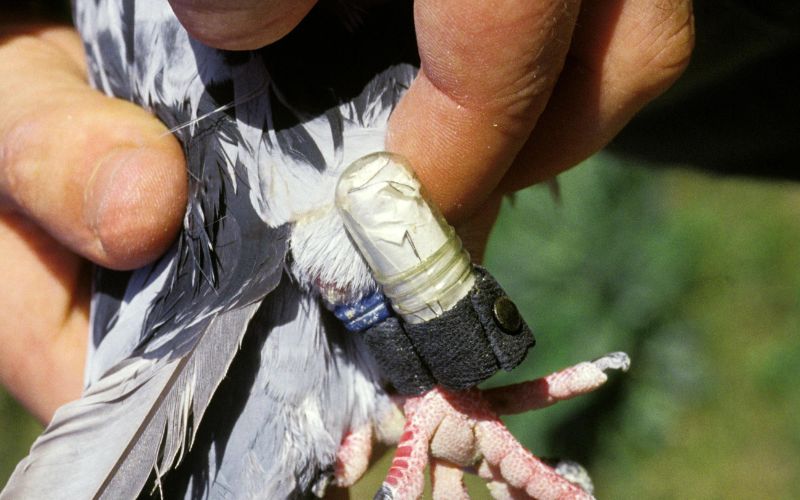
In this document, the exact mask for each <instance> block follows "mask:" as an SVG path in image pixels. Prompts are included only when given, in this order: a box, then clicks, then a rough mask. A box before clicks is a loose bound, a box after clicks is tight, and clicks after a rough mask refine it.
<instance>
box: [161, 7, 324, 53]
mask: <svg viewBox="0 0 800 500" xmlns="http://www.w3.org/2000/svg"><path fill="white" fill-rule="evenodd" d="M169 3H170V5H171V6H172V10H173V11H174V12H175V15H176V16H177V17H178V19H179V20H180V21H181V24H183V26H184V27H185V28H186V30H187V31H188V32H189V33H190V34H191V35H192V36H193V37H195V38H197V39H198V40H200V41H201V42H203V43H205V44H207V45H210V46H212V47H217V48H220V49H228V50H245V49H257V48H260V47H263V46H265V45H268V44H270V43H272V42H274V41H276V40H278V39H280V38H281V37H283V36H284V35H286V34H287V33H289V32H290V31H291V30H292V29H293V28H294V27H295V26H297V24H298V23H299V22H300V21H301V20H302V19H303V17H305V15H306V14H308V11H310V10H311V8H312V7H313V6H314V4H316V0H234V1H229V2H223V3H221V2H219V1H218V0H169Z"/></svg>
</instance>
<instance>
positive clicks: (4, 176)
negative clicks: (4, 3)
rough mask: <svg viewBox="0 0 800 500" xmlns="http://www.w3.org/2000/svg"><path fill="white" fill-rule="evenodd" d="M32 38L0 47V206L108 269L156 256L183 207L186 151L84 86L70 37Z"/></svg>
mask: <svg viewBox="0 0 800 500" xmlns="http://www.w3.org/2000/svg"><path fill="white" fill-rule="evenodd" d="M28 33H29V34H27V35H23V34H21V33H19V32H17V33H8V32H6V33H5V36H4V38H3V40H2V41H0V75H2V78H0V144H2V153H1V154H0V208H2V207H4V208H5V209H7V210H8V209H10V210H15V211H19V212H21V213H24V214H25V215H27V216H28V217H30V218H31V219H32V220H34V221H35V222H36V223H38V224H39V225H41V226H42V227H43V228H44V229H45V230H46V231H47V232H49V233H50V234H51V235H53V236H54V237H55V238H56V239H57V240H59V241H60V242H61V243H63V244H64V245H66V246H67V247H68V248H70V249H71V250H73V251H75V252H77V253H79V254H80V255H83V256H84V257H86V258H88V259H90V260H93V261H94V262H97V263H99V264H102V265H104V266H107V267H111V268H117V269H122V268H134V267H138V266H141V265H142V264H144V263H146V262H149V261H151V260H153V259H155V258H156V257H158V256H159V255H160V254H161V253H163V252H164V251H165V250H166V249H167V248H168V247H169V245H170V244H171V242H172V241H173V239H174V237H175V235H176V233H177V230H178V228H179V226H180V223H181V219H182V216H183V212H184V207H185V204H186V186H187V184H186V171H185V163H184V160H183V154H182V151H181V148H180V145H179V144H178V142H177V141H176V140H175V139H174V138H173V137H171V136H170V135H169V134H167V133H166V129H165V127H164V126H163V125H162V124H161V123H160V122H159V121H158V120H156V119H155V118H154V117H153V116H151V115H149V114H147V113H146V112H144V111H142V110H140V109H138V108H137V107H136V106H134V105H133V104H130V103H126V102H123V101H120V100H116V99H110V98H108V97H105V96H103V95H101V94H99V93H98V92H95V91H94V90H92V89H90V88H89V87H88V85H87V84H86V81H85V78H84V73H85V70H84V66H83V63H82V60H81V59H76V58H77V57H79V54H80V41H79V40H78V38H77V36H76V35H75V34H74V33H73V32H72V31H69V30H66V29H65V28H41V29H30V30H29V31H28ZM0 35H2V33H0Z"/></svg>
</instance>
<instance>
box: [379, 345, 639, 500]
mask: <svg viewBox="0 0 800 500" xmlns="http://www.w3.org/2000/svg"><path fill="white" fill-rule="evenodd" d="M628 366H629V360H628V357H627V355H625V354H623V353H613V354H609V355H607V356H604V357H602V358H600V359H598V360H595V361H592V362H584V363H579V364H577V365H574V366H571V367H569V368H566V369H564V370H560V371H558V372H556V373H553V374H551V375H548V376H546V377H543V378H540V379H537V380H534V381H531V382H525V383H522V384H515V385H512V386H507V387H503V388H498V389H490V390H487V391H480V390H478V389H470V390H467V391H461V392H451V391H447V390H445V389H442V388H440V387H436V388H434V389H432V390H430V391H428V392H427V393H425V394H424V395H422V396H419V397H412V398H409V399H408V400H407V401H406V404H405V412H406V419H407V420H406V426H405V432H404V434H403V436H402V438H401V440H400V443H399V445H398V448H397V452H396V454H395V458H394V461H393V462H392V467H391V468H390V469H389V473H388V474H387V476H386V480H385V481H384V483H383V486H382V487H381V490H380V491H379V493H378V495H377V496H376V498H392V499H406V498H408V499H412V498H418V497H419V496H420V495H421V494H422V487H423V471H424V468H425V465H426V464H427V463H428V461H429V459H430V460H431V461H432V463H435V464H436V465H435V468H440V467H444V468H440V470H439V471H438V475H439V485H440V486H439V487H438V488H439V493H438V494H439V495H444V493H443V492H444V491H446V490H445V486H446V487H447V493H448V495H450V497H451V498H452V495H456V496H458V495H461V494H462V493H461V491H462V487H461V486H460V484H461V482H460V477H459V476H458V474H456V473H455V471H454V470H453V469H456V468H458V467H465V466H472V465H475V464H476V463H478V462H479V460H480V459H481V458H482V460H480V465H479V468H478V469H479V473H480V474H481V476H482V477H485V478H486V479H488V480H489V488H490V492H491V493H492V495H493V496H495V497H497V498H516V497H518V496H519V495H521V494H522V493H523V492H524V493H525V494H527V495H529V496H531V497H534V498H538V499H541V500H548V499H581V498H587V499H588V498H592V496H591V495H590V494H589V493H587V492H586V491H584V490H583V489H581V488H580V487H579V486H577V485H575V484H572V483H570V482H569V481H567V480H566V479H564V478H563V477H562V476H561V475H559V474H558V473H557V472H556V471H555V470H554V469H553V468H551V467H549V466H548V465H546V464H545V463H543V462H542V461H541V460H539V459H538V458H536V457H535V456H533V455H532V454H531V453H530V452H529V451H528V450H526V449H525V448H524V447H523V446H522V445H521V444H520V443H519V442H518V441H517V440H516V439H515V438H514V437H513V436H512V435H511V433H510V432H509V431H508V429H507V428H506V427H505V425H504V424H503V423H502V422H501V421H500V419H499V418H498V416H497V415H498V414H503V413H519V412H523V411H528V410H535V409H539V408H543V407H546V406H550V405H552V404H554V403H555V402H558V401H561V400H564V399H569V398H572V397H575V396H579V395H582V394H586V393H587V392H591V391H592V390H594V389H596V388H598V387H599V386H601V385H602V384H603V383H604V382H605V381H606V380H607V379H608V377H607V375H606V373H605V371H606V370H612V369H613V370H627V368H628ZM440 463H446V464H447V466H446V467H445V466H443V465H439V464H440ZM436 473H437V471H434V474H436ZM452 488H455V489H452Z"/></svg>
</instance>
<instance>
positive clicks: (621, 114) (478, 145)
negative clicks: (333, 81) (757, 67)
mask: <svg viewBox="0 0 800 500" xmlns="http://www.w3.org/2000/svg"><path fill="white" fill-rule="evenodd" d="M170 3H171V4H172V7H173V10H174V11H175V13H176V15H177V16H178V18H179V19H180V20H181V21H182V22H183V24H184V25H185V26H186V28H187V29H188V30H189V32H190V33H192V34H193V35H194V36H195V37H197V38H199V39H200V40H201V41H204V42H205V43H208V44H210V45H213V46H217V47H221V48H227V49H248V48H257V47H261V46H263V45H265V44H268V43H271V42H272V41H275V40H277V39H278V38H280V37H281V36H283V35H285V34H286V33H287V32H288V31H289V30H291V28H292V27H293V26H295V25H296V24H297V23H298V22H300V20H301V19H302V17H303V16H304V15H305V13H307V12H308V10H310V9H311V7H312V6H313V5H314V3H315V2H314V0H303V1H296V0H291V1H281V0H270V1H262V0H258V1H256V0H235V1H233V2H228V3H226V9H225V10H220V9H218V8H214V7H215V5H216V4H217V3H218V0H170ZM364 8H368V4H367V5H365V6H364ZM414 9H415V24H416V26H415V28H416V33H417V40H418V45H419V52H420V58H421V61H422V67H421V70H420V73H419V76H418V77H417V79H416V81H415V82H414V84H413V85H412V87H411V89H410V90H409V92H408V94H407V95H406V96H405V97H404V98H403V100H402V101H401V103H400V104H399V106H398V107H397V109H396V110H395V112H394V114H393V115H392V118H391V121H390V128H389V136H388V140H387V147H388V149H389V150H391V151H394V152H398V153H400V154H402V155H404V156H406V157H407V158H408V159H409V160H410V162H411V164H412V165H413V166H414V169H415V170H416V171H417V174H418V176H419V177H420V179H421V180H422V182H423V184H424V185H425V186H426V188H427V189H428V191H429V193H430V195H431V197H432V198H433V200H434V201H435V202H436V203H437V205H438V206H439V207H440V208H441V209H442V211H443V212H444V214H445V215H446V216H447V218H448V219H449V220H450V221H451V222H452V223H454V224H456V225H458V226H459V227H458V229H459V232H460V233H461V234H462V237H464V236H467V238H466V239H473V241H474V240H476V239H477V240H481V239H483V238H485V235H486V234H488V229H489V228H490V227H491V224H492V223H493V221H494V218H495V216H496V213H497V209H498V207H499V200H500V198H501V195H502V194H504V193H508V192H510V191H514V190H518V189H521V188H524V187H527V186H529V185H531V184H533V183H536V182H540V181H542V180H545V179H548V178H550V177H552V176H554V175H556V174H557V173H559V172H561V171H563V170H566V169H567V168H569V167H571V166H573V165H575V164H577V163H578V162H580V161H581V160H583V159H585V158H586V157H588V156H589V155H591V154H592V153H594V152H596V151H598V150H599V149H601V148H602V147H603V146H605V145H606V144H607V143H608V142H609V141H610V140H611V139H612V138H613V137H614V136H615V135H616V134H617V133H618V132H619V131H620V130H621V129H622V127H623V126H624V125H625V124H626V123H627V122H628V121H629V120H630V119H631V118H632V116H633V115H634V114H635V113H636V112H637V111H638V110H639V109H641V108H642V107H643V106H644V105H645V104H646V103H647V102H649V101H650V100H652V99H653V98H655V97H656V96H658V95H659V94H660V93H662V92H663V91H664V90H666V89H667V88H668V87H669V86H670V85H671V84H672V83H673V82H674V81H675V80H676V79H677V77H678V76H679V75H680V74H681V72H682V71H683V69H684V68H685V66H686V64H687V62H688V60H689V55H690V53H691V50H692V45H693V40H694V27H693V17H692V6H691V0H670V1H668V2H656V1H653V0H649V1H648V0H636V1H634V0H627V1H626V0H614V1H609V2H586V3H584V5H582V6H581V4H580V2H578V1H575V0H571V1H568V2H563V1H557V0H524V1H522V0H498V1H495V2H463V1H458V0H416V1H415V3H414ZM465 231H466V232H468V233H469V234H464V232H465ZM480 246H481V245H480V243H478V244H473V249H474V248H475V247H477V248H478V250H480Z"/></svg>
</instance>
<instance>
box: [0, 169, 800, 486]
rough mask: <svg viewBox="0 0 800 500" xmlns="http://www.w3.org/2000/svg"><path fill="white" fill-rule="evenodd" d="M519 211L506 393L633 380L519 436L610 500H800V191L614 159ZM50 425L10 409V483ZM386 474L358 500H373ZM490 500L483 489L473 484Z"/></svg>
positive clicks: (498, 245) (508, 236)
mask: <svg viewBox="0 0 800 500" xmlns="http://www.w3.org/2000/svg"><path fill="white" fill-rule="evenodd" d="M560 182H561V193H562V194H561V197H562V201H561V203H560V204H557V203H554V201H553V200H552V199H551V197H550V195H549V193H548V192H547V190H546V189H542V188H533V189H530V190H527V191H524V192H522V193H519V194H518V195H516V196H515V197H514V199H513V200H510V201H509V202H507V203H506V206H505V207H504V209H503V213H502V217H501V219H500V222H499V223H498V225H497V227H496V229H495V232H494V234H493V237H492V240H491V243H490V248H489V250H488V252H487V266H488V267H489V268H490V269H491V270H493V271H494V272H495V273H496V275H497V277H498V279H499V280H500V282H501V283H503V284H504V286H505V287H506V288H507V290H508V291H509V293H510V294H511V295H512V297H513V298H514V299H515V300H516V301H517V304H518V305H519V306H520V308H521V309H522V310H523V312H524V314H525V316H526V318H527V319H528V321H529V323H530V324H532V325H533V326H534V329H535V331H536V334H537V340H538V345H537V346H536V348H535V349H534V350H533V351H532V352H531V354H530V356H529V359H528V360H526V362H525V363H524V364H523V366H522V367H520V368H519V369H518V370H516V371H515V372H513V373H511V374H501V375H499V376H497V377H496V378H495V379H492V380H491V381H490V384H492V385H498V384H505V383H509V382H512V381H517V380H523V379H529V378H533V377H536V376H540V375H544V374H546V373H549V372H550V371H553V370H556V369H558V368H561V367H565V366H567V365H570V364H573V363H576V362H578V361H582V360H585V359H592V358H595V357H597V356H600V355H602V354H604V353H606V352H609V351H615V350H625V351H627V352H628V353H630V354H631V357H632V358H633V363H634V364H633V367H632V369H631V371H630V372H629V373H628V374H625V375H615V376H613V377H612V380H611V382H610V383H609V384H608V385H607V386H605V387H604V388H602V389H600V390H599V391H598V392H597V393H595V394H592V395H589V396H584V397H582V398H579V399H576V400H573V401H569V402H564V403H560V404H558V405H556V406H554V407H552V408H549V409H546V410H542V411H539V412H535V413H531V414H527V415H519V416H513V417H508V418H507V419H506V421H507V423H508V425H509V426H510V427H511V429H512V431H513V432H514V434H515V435H516V436H518V437H519V438H520V439H521V440H522V442H523V443H524V444H525V445H526V446H528V447H530V448H531V449H532V450H533V451H534V453H536V454H538V455H540V456H563V457H570V458H574V459H577V460H579V461H581V462H582V463H584V464H585V465H586V466H587V467H588V468H589V470H590V471H591V473H592V475H593V477H594V479H595V483H596V487H597V494H598V496H599V497H600V498H647V499H650V498H653V499H659V498H665V499H672V498H797V497H798V496H800V486H798V485H800V422H799V419H798V417H797V414H796V412H797V409H798V408H800V389H798V388H797V384H796V381H797V380H800V186H798V185H797V184H778V183H768V182H754V181H744V180H738V179H722V178H711V177H707V176H704V175H702V174H696V173H689V172H686V171H682V170H671V171H670V170H668V171H653V170H648V169H643V168H640V167H637V166H633V165H629V164H625V163H624V162H622V161H621V160H619V159H617V158H615V157H611V156H609V155H604V154H601V155H598V156H596V157H594V158H592V159H591V160H589V161H588V162H587V163H586V164H585V165H583V166H581V167H580V168H577V169H575V170H573V171H571V172H568V173H566V174H564V175H562V176H561V181H560ZM37 429H38V427H37V426H36V425H35V424H34V423H32V422H31V421H30V420H29V419H26V417H25V416H24V413H22V412H21V410H19V409H18V408H17V407H16V406H14V405H13V404H11V402H10V400H9V398H8V397H7V396H0V450H2V455H1V456H2V459H1V460H0V484H3V483H4V482H5V480H6V478H7V476H8V474H9V473H10V471H11V468H12V467H13V464H14V463H15V462H16V461H17V460H18V459H19V458H21V457H22V456H23V455H24V453H25V450H26V449H27V447H28V446H29V444H30V442H31V441H32V439H33V437H34V436H35V433H36V432H37ZM389 459H390V457H389V456H388V455H387V456H386V457H384V461H383V462H382V463H383V465H379V466H376V467H374V468H373V471H372V473H371V474H370V476H369V477H368V478H366V479H365V480H363V481H362V482H361V483H359V484H358V485H357V486H356V488H355V489H354V490H353V495H352V497H353V498H368V497H371V495H372V493H374V489H375V485H376V484H377V482H379V481H380V479H381V476H382V474H383V473H384V472H385V470H386V467H387V466H388V460H389ZM471 488H472V491H473V493H474V497H475V498H485V497H486V496H487V495H486V493H485V490H484V489H482V487H481V486H480V485H479V484H477V483H476V482H474V481H471Z"/></svg>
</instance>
